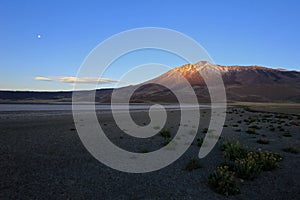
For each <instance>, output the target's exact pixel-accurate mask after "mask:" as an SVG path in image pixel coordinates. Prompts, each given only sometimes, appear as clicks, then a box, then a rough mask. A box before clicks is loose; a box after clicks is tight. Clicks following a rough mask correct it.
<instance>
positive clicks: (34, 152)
mask: <svg viewBox="0 0 300 200" xmlns="http://www.w3.org/2000/svg"><path fill="white" fill-rule="evenodd" d="M179 114H180V113H179V111H170V112H168V121H167V124H166V127H168V128H170V129H171V131H172V134H175V133H176V130H177V127H178V123H179V121H178V120H179V118H178V117H179ZM209 114H210V112H209V110H203V111H202V112H201V116H202V118H201V121H200V127H199V129H198V133H197V136H196V138H199V137H201V136H203V134H204V133H202V132H203V131H202V130H203V129H204V128H206V127H207V118H208V117H209ZM265 114H266V113H260V112H251V111H245V110H244V109H243V108H229V110H228V114H227V120H226V123H225V124H226V125H227V127H224V129H223V132H222V137H221V139H220V140H219V142H218V144H217V145H216V146H215V148H214V149H213V151H212V152H211V153H210V154H209V155H208V156H207V157H205V158H203V159H201V160H200V162H201V164H202V168H200V169H196V170H193V171H190V172H189V171H186V170H184V168H185V166H186V164H187V163H188V161H189V160H190V159H191V158H197V156H198V152H199V147H198V146H197V145H196V141H194V144H193V145H192V146H190V148H189V149H188V151H187V152H186V153H185V154H184V155H183V156H182V157H181V158H179V159H178V160H177V161H176V162H174V163H173V164H171V165H169V166H168V167H166V168H163V169H161V170H158V171H155V172H150V173H145V174H129V173H124V172H119V171H116V170H114V169H111V168H109V167H107V166H105V165H104V164H102V163H100V162H99V161H97V160H96V159H94V158H93V157H92V156H91V155H90V154H89V153H88V152H87V150H86V149H85V148H84V146H83V145H82V143H81V141H80V139H79V136H78V134H77V132H76V130H75V126H74V122H73V118H72V114H71V113H70V112H68V111H60V112H55V111H53V112H22V113H20V112H15V113H11V112H2V113H0V199H48V198H51V199H53V198H58V199H67V198H71V199H83V198H85V199H86V198H88V199H94V198H98V199H99V198H100V199H224V198H226V199H299V198H300V190H299V186H300V154H291V153H287V152H283V151H282V148H283V147H287V146H289V145H293V146H295V147H298V149H299V147H300V130H299V127H300V126H296V125H291V122H292V121H294V122H296V123H300V118H299V117H298V116H296V115H291V116H290V119H288V118H280V116H278V115H275V114H270V116H265ZM132 116H133V118H134V119H135V120H136V122H137V123H138V124H147V123H148V122H149V118H148V117H147V112H142V111H141V112H134V113H132ZM250 116H257V117H258V119H260V122H257V125H258V126H260V127H262V128H261V129H260V130H258V131H257V132H258V134H257V135H251V134H247V133H246V130H247V128H248V125H246V123H245V122H244V121H243V120H244V119H248V117H250ZM265 118H270V119H275V120H279V121H282V122H281V125H280V126H282V127H283V129H284V130H285V131H286V130H289V131H290V133H291V135H292V137H284V136H283V132H282V131H280V130H279V128H277V126H279V125H278V124H277V123H278V121H275V122H274V124H273V125H274V127H276V130H275V131H270V130H269V126H270V122H267V121H265V120H263V119H265ZM99 121H100V123H101V125H102V126H103V129H104V130H105V131H106V132H107V135H108V137H109V138H110V139H111V141H113V142H114V143H115V144H117V145H118V146H120V147H122V148H124V149H127V150H130V151H136V152H139V151H141V150H143V149H144V150H145V149H146V150H148V151H153V150H156V149H159V148H161V147H162V144H163V143H164V142H165V141H164V139H163V138H162V137H161V136H160V135H156V136H153V137H152V138H149V139H133V138H132V137H129V136H127V135H125V134H124V133H122V131H121V130H120V129H118V128H117V127H116V125H115V123H114V122H113V119H112V117H111V115H110V114H109V113H99ZM239 121H241V122H239ZM191 129H192V127H191ZM237 129H240V132H237V131H236V130H237ZM261 137H264V138H267V139H268V140H269V141H270V143H269V144H266V145H264V144H258V143H257V142H256V141H257V139H259V138H261ZM228 138H236V139H238V140H239V141H240V142H241V143H242V144H245V145H248V146H249V147H251V148H253V149H258V148H261V149H263V150H270V151H273V152H277V153H280V154H281V155H282V156H283V157H284V159H283V161H282V162H280V163H279V168H278V169H276V170H274V171H271V172H262V173H261V174H260V175H259V177H257V178H256V179H254V180H253V181H245V182H244V183H242V184H241V185H240V189H241V194H239V195H236V196H230V197H224V196H222V195H219V194H217V193H215V192H213V191H212V190H211V189H210V188H209V187H208V186H207V178H208V176H209V174H210V173H211V172H212V171H213V170H214V169H215V168H216V166H217V165H218V164H219V163H220V162H222V160H223V156H222V152H221V151H220V148H219V146H220V144H222V143H223V142H224V140H226V139H228Z"/></svg>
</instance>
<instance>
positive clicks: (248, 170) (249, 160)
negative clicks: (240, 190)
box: [235, 152, 262, 180]
mask: <svg viewBox="0 0 300 200" xmlns="http://www.w3.org/2000/svg"><path fill="white" fill-rule="evenodd" d="M261 168H262V166H261V165H260V164H259V163H258V162H257V160H256V154H255V153H253V152H249V153H248V154H247V157H246V158H243V159H237V160H236V161H235V171H236V173H237V174H238V176H239V177H240V178H242V179H247V180H253V179H254V178H255V177H257V176H258V175H259V173H260V172H261Z"/></svg>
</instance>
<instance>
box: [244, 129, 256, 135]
mask: <svg viewBox="0 0 300 200" xmlns="http://www.w3.org/2000/svg"><path fill="white" fill-rule="evenodd" d="M246 132H247V133H248V134H256V132H255V129H253V128H248V130H247V131H246Z"/></svg>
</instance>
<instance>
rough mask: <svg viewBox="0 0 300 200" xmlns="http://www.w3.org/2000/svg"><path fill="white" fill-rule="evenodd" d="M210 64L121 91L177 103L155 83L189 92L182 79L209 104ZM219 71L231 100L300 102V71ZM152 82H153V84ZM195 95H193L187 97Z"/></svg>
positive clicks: (18, 98) (45, 96) (2, 98)
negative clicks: (205, 76) (133, 91)
mask: <svg viewBox="0 0 300 200" xmlns="http://www.w3.org/2000/svg"><path fill="white" fill-rule="evenodd" d="M209 66H210V64H209V65H208V63H207V62H203V61H202V62H199V63H196V64H193V65H192V64H187V65H184V66H181V67H177V68H174V69H172V70H170V71H168V72H166V73H164V74H162V75H161V76H159V77H157V78H155V79H153V80H151V81H146V82H144V83H142V84H138V85H134V86H128V87H124V88H119V89H117V90H119V91H121V92H127V91H128V90H129V89H136V91H135V93H134V95H133V96H132V98H131V102H135V103H147V102H148V103H149V102H165V103H175V102H177V99H176V97H175V96H174V94H173V93H172V92H171V90H169V89H167V88H165V87H162V86H160V85H158V84H153V83H165V84H167V85H168V86H170V88H171V89H172V91H174V90H176V91H178V92H186V88H185V86H184V84H183V81H182V78H180V75H179V74H178V72H179V73H180V74H181V75H182V76H183V77H184V78H185V79H186V80H188V81H189V83H190V84H191V86H192V87H193V89H194V91H195V93H196V94H197V97H198V100H199V102H209V101H210V98H209V94H208V90H207V87H206V84H205V82H204V80H203V77H201V76H200V74H199V73H198V71H201V74H203V75H206V74H209V73H207V72H209V70H211V69H212V68H211V67H209ZM213 67H214V68H215V69H218V70H219V71H220V73H221V75H222V79H223V81H224V85H225V89H226V95H227V100H228V101H251V102H297V103H299V102H300V72H297V71H288V70H284V69H271V68H266V67H261V66H221V65H213ZM150 82H152V83H150ZM112 91H113V89H102V90H97V92H96V102H99V103H109V102H110V97H111V93H112ZM186 95H187V96H188V95H191V94H186ZM71 98H72V92H13V91H0V102H42V103H43V102H70V101H71Z"/></svg>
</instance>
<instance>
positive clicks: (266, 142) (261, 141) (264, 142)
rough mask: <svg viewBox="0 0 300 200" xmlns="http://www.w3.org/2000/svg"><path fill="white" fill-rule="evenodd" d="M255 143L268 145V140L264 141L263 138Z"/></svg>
mask: <svg viewBox="0 0 300 200" xmlns="http://www.w3.org/2000/svg"><path fill="white" fill-rule="evenodd" d="M256 142H257V143H258V144H269V143H270V141H269V140H267V139H264V138H259V139H258V140H257V141H256Z"/></svg>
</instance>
